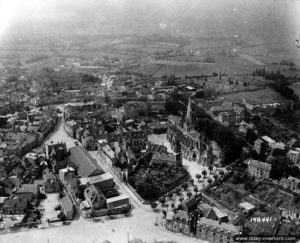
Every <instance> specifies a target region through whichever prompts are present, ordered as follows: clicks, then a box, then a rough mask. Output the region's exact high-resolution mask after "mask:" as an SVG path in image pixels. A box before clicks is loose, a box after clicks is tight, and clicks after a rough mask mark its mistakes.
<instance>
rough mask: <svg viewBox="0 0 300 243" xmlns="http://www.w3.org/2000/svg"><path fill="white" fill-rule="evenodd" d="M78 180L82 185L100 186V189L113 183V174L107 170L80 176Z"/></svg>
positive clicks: (110, 186)
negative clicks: (88, 175) (99, 173)
mask: <svg viewBox="0 0 300 243" xmlns="http://www.w3.org/2000/svg"><path fill="white" fill-rule="evenodd" d="M79 180H80V185H83V186H87V185H94V186H95V187H97V188H100V190H102V191H105V190H107V189H111V188H113V187H114V185H115V183H114V180H113V176H112V175H111V174H110V173H109V172H106V173H104V174H102V175H96V176H92V177H86V178H80V179H79Z"/></svg>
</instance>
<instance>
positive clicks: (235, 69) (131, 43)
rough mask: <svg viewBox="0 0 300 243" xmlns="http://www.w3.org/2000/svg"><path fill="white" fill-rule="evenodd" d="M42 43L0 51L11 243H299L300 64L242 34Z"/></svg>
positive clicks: (0, 116)
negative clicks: (257, 241) (274, 242)
mask: <svg viewBox="0 0 300 243" xmlns="http://www.w3.org/2000/svg"><path fill="white" fill-rule="evenodd" d="M0 19H1V17H0ZM161 26H162V25H161ZM161 26H160V28H161ZM32 38H33V39H34V41H32V42H31V41H29V40H28V39H24V40H21V39H17V38H11V39H9V38H8V39H4V41H3V43H2V46H1V47H0V62H1V63H0V90H1V92H0V234H1V238H2V237H3V238H2V239H3V240H4V242H18V241H24V242H27V241H26V239H25V238H26V237H27V238H30V237H31V235H30V234H31V233H32V237H33V238H32V239H28V242H29V241H30V240H32V241H31V242H35V241H37V242H44V241H45V242H47V241H48V242H67V241H66V239H68V240H69V241H72V242H118V243H119V242H120V243H121V242H131V243H143V242H147V243H148V242H149V243H150V242H162V243H163V242H214V243H223V242H227V243H231V242H242V241H239V240H238V239H239V238H238V237H239V236H243V237H251V236H253V237H256V236H260V237H263V236H274V237H275V236H282V237H285V236H286V237H287V236H293V237H294V238H293V241H288V240H287V241H285V242H296V241H297V240H299V239H298V236H299V235H300V226H299V225H300V127H299V124H298V121H299V120H298V119H299V118H300V117H299V114H300V113H299V111H300V103H299V102H300V101H299V96H300V92H299V91H300V89H299V85H300V78H299V71H300V69H299V65H300V61H299V58H298V59H297V58H295V56H288V55H287V57H283V55H277V56H276V55H272V56H268V57H267V56H261V55H259V54H254V52H252V51H249V49H248V48H249V46H251V45H250V44H249V43H246V38H245V39H242V38H241V39H240V40H237V37H234V38H233V37H220V39H221V41H222V42H223V43H225V44H223V45H220V44H219V42H218V41H217V40H216V37H211V38H210V37H197V38H195V37H191V36H188V35H187V36H181V35H177V36H176V35H169V34H159V35H158V34H157V35H155V34H148V35H121V34H120V35H118V36H113V35H112V36H106V35H95V36H93V38H92V37H84V35H83V36H82V37H81V38H82V39H80V38H79V39H78V40H73V41H66V40H65V39H63V38H62V39H59V40H58V39H57V40H54V39H52V38H49V39H45V38H43V37H39V36H34V37H32ZM276 45H277V44H276V43H275V44H274V46H273V48H275V47H277V46H276ZM251 47H253V50H255V51H257V52H259V50H260V49H259V48H260V47H259V44H254V45H253V46H251ZM295 55H297V54H295ZM66 235H68V237H70V238H65V236H66ZM286 239H287V238H286ZM97 240H99V241H97ZM69 241H68V242H69ZM0 242H2V241H1V240H0Z"/></svg>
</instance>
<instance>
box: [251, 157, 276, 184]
mask: <svg viewBox="0 0 300 243" xmlns="http://www.w3.org/2000/svg"><path fill="white" fill-rule="evenodd" d="M247 164H248V173H249V174H250V175H251V176H254V177H255V179H268V178H269V176H270V171H271V165H270V164H267V163H264V162H261V161H258V160H254V159H249V160H248V161H247Z"/></svg>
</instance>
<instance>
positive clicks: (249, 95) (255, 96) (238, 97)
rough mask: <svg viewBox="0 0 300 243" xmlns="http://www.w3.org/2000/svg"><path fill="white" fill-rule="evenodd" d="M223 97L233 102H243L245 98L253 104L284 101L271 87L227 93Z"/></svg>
mask: <svg viewBox="0 0 300 243" xmlns="http://www.w3.org/2000/svg"><path fill="white" fill-rule="evenodd" d="M222 97H224V98H226V99H228V100H232V101H233V102H242V100H243V98H244V99H246V100H247V101H248V102H250V103H252V104H268V103H276V102H277V103H278V102H281V101H284V98H283V97H282V96H281V95H280V94H278V93H277V92H276V91H274V90H272V89H271V88H266V89H262V90H256V91H248V92H240V93H234V94H225V95H222Z"/></svg>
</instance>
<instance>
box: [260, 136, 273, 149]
mask: <svg viewBox="0 0 300 243" xmlns="http://www.w3.org/2000/svg"><path fill="white" fill-rule="evenodd" d="M261 139H262V140H263V141H264V142H265V143H266V144H267V145H268V146H269V147H270V148H271V147H272V145H273V144H275V143H276V141H275V140H273V139H272V138H270V137H268V136H262V137H261Z"/></svg>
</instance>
